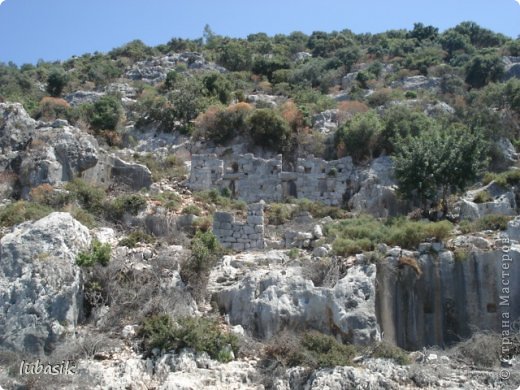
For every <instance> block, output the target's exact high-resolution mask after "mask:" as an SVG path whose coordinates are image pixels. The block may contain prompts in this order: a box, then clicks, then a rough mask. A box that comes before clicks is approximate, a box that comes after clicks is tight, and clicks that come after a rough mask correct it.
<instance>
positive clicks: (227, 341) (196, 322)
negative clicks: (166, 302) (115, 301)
mask: <svg viewBox="0 0 520 390" xmlns="http://www.w3.org/2000/svg"><path fill="white" fill-rule="evenodd" d="M139 334H140V335H141V337H143V339H144V342H143V347H144V350H145V351H146V352H147V353H148V354H150V353H151V350H152V349H154V348H159V349H160V350H163V351H165V352H168V351H178V350H180V349H182V348H193V349H194V350H195V351H197V352H207V353H208V355H209V356H210V357H211V358H212V359H216V360H218V361H220V362H224V363H225V362H229V361H231V360H233V355H234V354H236V353H237V352H238V338H237V336H235V335H233V334H231V333H227V332H225V331H223V330H222V329H221V327H220V325H219V323H218V322H217V321H216V320H215V319H212V318H200V317H183V318H179V319H178V320H177V321H176V322H174V321H173V320H172V319H171V318H170V317H169V316H167V315H156V316H152V317H150V318H148V319H146V320H145V321H144V323H143V324H142V326H141V328H140V330H139Z"/></svg>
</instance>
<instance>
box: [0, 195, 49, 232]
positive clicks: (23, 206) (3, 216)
mask: <svg viewBox="0 0 520 390" xmlns="http://www.w3.org/2000/svg"><path fill="white" fill-rule="evenodd" d="M52 211H53V210H52V209H51V208H50V207H49V206H45V205H42V204H38V203H34V202H27V201H24V200H19V201H18V202H15V203H11V204H8V205H7V206H5V207H3V208H0V226H14V225H18V224H20V223H22V222H24V221H27V220H38V219H41V218H43V217H45V216H47V215H49V214H50V213H52Z"/></svg>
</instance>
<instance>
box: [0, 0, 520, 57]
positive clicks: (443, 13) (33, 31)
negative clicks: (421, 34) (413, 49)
mask: <svg viewBox="0 0 520 390" xmlns="http://www.w3.org/2000/svg"><path fill="white" fill-rule="evenodd" d="M0 3H1V5H0V61H1V62H8V61H13V62H15V63H17V64H19V65H20V64H23V63H36V61H37V60H38V59H44V60H47V61H54V60H58V59H60V60H63V59H67V58H69V57H70V56H72V55H81V54H83V53H87V52H94V51H100V52H106V51H108V50H110V49H112V48H114V47H117V46H121V45H122V44H124V43H126V42H129V41H131V40H133V39H141V40H142V41H143V42H145V43H146V44H148V45H157V44H160V43H166V42H167V41H168V40H170V39H171V38H172V37H182V38H199V37H201V36H202V30H203V28H204V25H205V24H206V23H208V24H209V25H210V26H211V28H212V30H213V31H214V32H215V33H217V34H220V35H228V36H234V37H245V36H247V35H248V34H250V33H256V32H266V33H267V34H269V35H273V34H276V33H290V32H292V31H303V32H305V33H311V32H312V31H318V30H320V31H333V30H342V29H345V28H349V29H351V30H352V31H354V32H355V33H362V32H372V33H376V32H381V31H385V30H388V29H397V28H407V29H410V28H412V27H413V23H414V22H422V23H424V24H431V25H434V26H436V27H439V28H440V29H441V30H444V29H446V28H449V27H453V26H455V25H456V24H458V23H460V22H461V21H465V20H471V21H475V22H477V23H478V24H480V25H481V26H483V27H486V28H490V29H492V30H494V31H497V32H501V33H504V34H506V35H508V36H511V37H513V38H516V37H518V35H519V34H520V5H519V4H518V3H517V2H516V0H473V1H470V0H449V1H448V0H432V1H427V2H426V1H420V0H419V1H417V0H416V1H412V0H394V1H393V0H363V1H354V0H319V1H316V0H314V1H311V0H298V1H293V0H262V1H258V0H257V1H248V0H240V1H238V0H231V1H215V0H208V1H200V0H199V1H197V0H185V1H178V0H103V1H102V0H4V1H3V2H2V0H0Z"/></svg>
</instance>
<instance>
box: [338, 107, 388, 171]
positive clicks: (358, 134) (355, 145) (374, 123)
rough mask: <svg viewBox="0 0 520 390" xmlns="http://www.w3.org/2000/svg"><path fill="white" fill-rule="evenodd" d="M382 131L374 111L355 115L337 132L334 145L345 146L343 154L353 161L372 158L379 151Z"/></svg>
mask: <svg viewBox="0 0 520 390" xmlns="http://www.w3.org/2000/svg"><path fill="white" fill-rule="evenodd" d="M382 129H383V126H382V124H381V121H380V120H379V116H378V115H377V114H376V113H375V112H374V111H368V112H366V113H360V114H357V115H356V116H354V118H352V120H350V121H349V122H347V123H346V124H345V125H344V126H343V127H341V128H340V129H339V130H338V132H337V133H336V145H339V144H340V143H342V144H343V145H345V152H346V153H347V155H349V156H352V159H353V160H354V161H361V160H363V159H365V158H372V157H373V156H374V154H375V153H376V152H377V151H378V149H379V144H380V137H381V130H382ZM338 157H343V156H338Z"/></svg>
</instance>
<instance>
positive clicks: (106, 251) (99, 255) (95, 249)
mask: <svg viewBox="0 0 520 390" xmlns="http://www.w3.org/2000/svg"><path fill="white" fill-rule="evenodd" d="M111 252H112V248H111V247H110V244H101V243H100V242H99V241H98V240H93V241H92V245H91V247H90V250H88V251H86V252H80V253H78V255H77V257H76V264H77V265H79V266H80V267H92V266H94V265H96V264H101V265H102V266H106V265H108V262H109V261H110V254H111Z"/></svg>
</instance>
